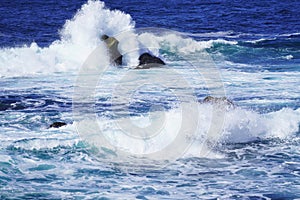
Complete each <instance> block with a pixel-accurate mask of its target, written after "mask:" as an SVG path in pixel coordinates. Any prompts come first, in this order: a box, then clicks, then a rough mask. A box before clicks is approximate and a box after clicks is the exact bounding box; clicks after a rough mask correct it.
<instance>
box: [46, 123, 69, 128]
mask: <svg viewBox="0 0 300 200" xmlns="http://www.w3.org/2000/svg"><path fill="white" fill-rule="evenodd" d="M66 125H67V123H65V122H54V123H52V124H51V125H50V126H49V128H60V127H62V126H66Z"/></svg>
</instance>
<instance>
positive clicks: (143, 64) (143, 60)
mask: <svg viewBox="0 0 300 200" xmlns="http://www.w3.org/2000/svg"><path fill="white" fill-rule="evenodd" d="M139 61H140V62H139V65H138V66H137V67H136V69H149V68H153V67H161V66H162V65H165V64H166V63H165V62H164V61H163V60H162V59H160V58H158V57H156V56H153V55H151V54H149V53H143V54H142V55H141V56H140V57H139Z"/></svg>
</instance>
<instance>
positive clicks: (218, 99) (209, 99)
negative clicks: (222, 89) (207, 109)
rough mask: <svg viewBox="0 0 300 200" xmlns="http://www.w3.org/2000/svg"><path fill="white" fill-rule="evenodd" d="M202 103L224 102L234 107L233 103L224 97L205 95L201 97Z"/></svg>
mask: <svg viewBox="0 0 300 200" xmlns="http://www.w3.org/2000/svg"><path fill="white" fill-rule="evenodd" d="M203 103H212V104H224V105H227V106H230V107H234V103H233V102H232V101H231V100H229V99H228V98H226V97H212V96H207V97H205V98H204V99H203Z"/></svg>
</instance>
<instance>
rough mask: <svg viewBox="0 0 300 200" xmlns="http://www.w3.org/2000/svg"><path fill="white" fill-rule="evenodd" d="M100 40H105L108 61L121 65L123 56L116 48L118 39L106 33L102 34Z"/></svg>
mask: <svg viewBox="0 0 300 200" xmlns="http://www.w3.org/2000/svg"><path fill="white" fill-rule="evenodd" d="M101 40H102V41H104V42H105V44H106V47H107V48H108V52H109V57H110V62H111V63H113V64H115V65H122V64H123V61H122V60H123V56H122V55H121V53H120V52H119V49H118V46H119V41H118V40H117V39H116V38H114V37H109V36H107V35H102V37H101Z"/></svg>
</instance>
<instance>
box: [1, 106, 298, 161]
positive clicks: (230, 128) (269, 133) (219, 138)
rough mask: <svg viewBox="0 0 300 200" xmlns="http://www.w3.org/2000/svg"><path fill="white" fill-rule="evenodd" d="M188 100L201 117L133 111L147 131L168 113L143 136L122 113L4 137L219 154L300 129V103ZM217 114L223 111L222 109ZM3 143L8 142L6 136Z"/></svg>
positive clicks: (28, 143) (41, 144) (22, 144)
mask: <svg viewBox="0 0 300 200" xmlns="http://www.w3.org/2000/svg"><path fill="white" fill-rule="evenodd" d="M184 104H186V105H188V107H189V108H194V107H193V106H198V110H199V116H198V117H196V118H194V117H190V116H185V117H188V119H187V120H183V118H182V117H184V116H183V114H182V110H181V108H173V109H170V110H167V111H156V112H152V113H147V114H145V115H141V116H133V117H131V119H129V121H131V123H132V124H131V125H133V126H135V127H139V128H142V129H143V128H145V129H144V132H146V130H147V127H149V126H151V123H153V119H154V120H155V117H157V116H158V117H162V116H163V123H160V124H161V125H162V126H161V127H159V129H156V130H157V133H155V134H154V133H153V130H152V129H151V134H153V135H152V137H143V135H141V136H140V137H138V136H137V135H130V134H131V133H128V132H127V133H126V128H127V127H125V129H124V127H123V128H122V126H120V121H122V118H121V119H120V118H119V119H108V118H104V117H99V118H97V120H96V121H94V120H92V119H88V118H82V119H81V120H78V121H75V122H73V123H72V124H69V125H68V126H66V127H61V128H59V129H45V130H44V131H42V132H40V131H39V132H34V133H28V134H30V137H26V136H24V138H23V139H22V138H18V137H13V136H14V134H12V133H9V134H4V135H3V136H2V137H5V138H3V140H2V141H11V140H15V141H14V142H13V143H11V142H8V143H7V144H8V145H11V144H13V147H15V148H21V149H27V150H34V149H53V148H54V149H55V148H57V147H64V146H66V147H67V148H72V147H76V146H78V145H79V146H80V143H81V139H83V140H86V141H87V142H88V143H89V144H90V145H92V146H95V147H97V148H99V149H100V151H103V152H101V153H102V154H103V153H104V154H110V155H111V154H113V155H115V153H119V152H122V151H126V152H131V153H132V154H134V155H138V154H140V155H142V154H147V153H153V152H156V151H158V152H159V151H164V148H166V147H167V146H168V145H169V144H170V143H172V142H176V147H181V145H182V146H185V145H186V149H182V152H180V151H177V150H176V149H174V153H177V154H178V155H176V156H178V157H180V156H186V157H209V158H216V157H220V156H222V155H220V154H219V153H216V151H215V150H214V145H216V144H218V145H220V144H221V145H223V146H226V145H227V144H235V143H249V142H254V141H259V140H269V139H280V140H282V139H286V140H289V139H293V138H295V137H298V135H299V125H300V109H299V108H298V109H290V108H283V109H281V110H278V111H275V112H270V113H265V114H260V113H257V112H255V111H251V110H247V109H243V108H239V107H236V108H230V109H226V110H225V112H224V109H223V108H222V107H214V106H213V105H211V104H198V105H193V106H191V105H190V104H188V103H184ZM188 107H185V108H188ZM214 111H216V112H224V118H223V119H212V117H213V116H214V115H213V114H212V113H213V112H214ZM216 116H217V117H219V115H216ZM216 116H215V117H216ZM221 116H222V115H221ZM126 120H128V119H126ZM216 121H219V122H220V124H213V123H212V122H216ZM184 123H186V124H184ZM195 123H196V124H197V128H196V129H191V130H190V131H192V132H180V131H181V130H182V129H181V128H182V127H195V126H193V124H195ZM215 126H217V127H215ZM120 127H121V128H120ZM76 130H79V136H80V137H81V139H79V137H78V135H77V134H76ZM80 130H81V131H80ZM128 130H130V129H128ZM214 130H219V131H214ZM11 131H13V130H11ZM7 132H9V130H8V131H7ZM145 134H146V133H145ZM178 134H184V138H185V139H184V140H180V142H179V143H178V141H176V140H175V138H176V137H177V135H178ZM100 135H104V137H105V138H106V140H107V142H108V143H109V144H110V145H112V146H114V147H117V148H114V149H108V148H106V146H107V144H106V143H98V141H100V140H98V139H95V138H97V137H100ZM146 135H147V134H146ZM101 137H102V136H101ZM91 138H92V140H91ZM95 141H97V143H95ZM3 145H5V142H4V143H3V144H2V146H3ZM116 149H117V150H116ZM119 150H121V151H119ZM112 152H114V153H112Z"/></svg>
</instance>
